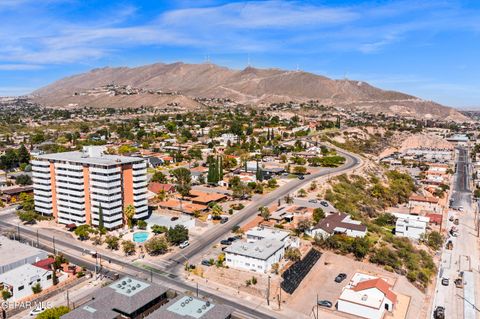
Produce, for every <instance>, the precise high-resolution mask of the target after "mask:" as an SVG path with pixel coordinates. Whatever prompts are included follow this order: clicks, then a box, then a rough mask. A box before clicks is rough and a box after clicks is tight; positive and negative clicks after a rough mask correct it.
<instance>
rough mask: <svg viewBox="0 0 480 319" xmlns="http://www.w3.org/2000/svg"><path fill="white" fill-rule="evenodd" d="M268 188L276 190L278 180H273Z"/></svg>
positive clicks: (269, 182)
mask: <svg viewBox="0 0 480 319" xmlns="http://www.w3.org/2000/svg"><path fill="white" fill-rule="evenodd" d="M267 186H268V187H269V188H276V187H277V186H278V183H277V180H276V179H275V178H271V179H269V180H268V182H267Z"/></svg>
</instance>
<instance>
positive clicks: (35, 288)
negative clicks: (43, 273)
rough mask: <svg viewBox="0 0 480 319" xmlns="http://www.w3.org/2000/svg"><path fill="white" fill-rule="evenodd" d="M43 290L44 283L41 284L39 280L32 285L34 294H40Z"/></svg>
mask: <svg viewBox="0 0 480 319" xmlns="http://www.w3.org/2000/svg"><path fill="white" fill-rule="evenodd" d="M42 290H43V289H42V285H40V283H39V282H37V283H36V284H34V285H33V286H32V292H33V293H34V294H39V293H41V292H42Z"/></svg>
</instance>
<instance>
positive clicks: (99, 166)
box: [32, 147, 148, 229]
mask: <svg viewBox="0 0 480 319" xmlns="http://www.w3.org/2000/svg"><path fill="white" fill-rule="evenodd" d="M146 167H147V164H146V162H145V160H144V159H143V158H137V157H127V156H117V155H107V154H104V152H103V148H100V147H86V148H84V150H83V151H82V152H65V153H56V154H45V155H40V156H37V158H36V159H35V160H33V161H32V169H33V187H34V200H35V210H36V211H37V212H39V213H41V214H44V215H49V216H53V217H55V219H56V221H57V222H59V223H61V224H71V223H75V224H76V225H81V224H91V225H98V223H99V211H100V208H101V209H102V213H103V223H104V226H105V227H106V228H108V229H114V228H118V227H121V226H122V225H124V224H125V222H126V218H125V216H124V214H123V212H124V209H125V207H127V206H128V205H133V206H134V207H135V216H134V218H135V219H142V218H145V217H147V215H148V202H147V169H146Z"/></svg>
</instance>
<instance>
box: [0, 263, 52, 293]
mask: <svg viewBox="0 0 480 319" xmlns="http://www.w3.org/2000/svg"><path fill="white" fill-rule="evenodd" d="M59 279H60V278H59ZM37 284H39V285H40V287H42V289H47V288H49V287H51V286H52V285H53V280H52V271H51V270H46V269H43V268H41V267H37V266H33V265H30V264H25V265H22V266H20V267H17V268H14V269H12V270H9V271H7V272H5V273H3V274H1V275H0V291H4V290H6V291H9V292H10V293H11V294H12V297H11V298H10V299H9V301H17V300H20V299H23V298H25V297H28V296H30V295H33V292H32V287H33V286H35V285H37Z"/></svg>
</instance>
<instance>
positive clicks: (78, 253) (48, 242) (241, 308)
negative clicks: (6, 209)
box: [0, 221, 276, 319]
mask: <svg viewBox="0 0 480 319" xmlns="http://www.w3.org/2000/svg"><path fill="white" fill-rule="evenodd" d="M0 229H1V230H9V231H15V232H16V231H17V229H18V228H17V225H12V224H9V223H7V222H5V221H0ZM20 236H21V238H22V240H27V241H28V242H35V241H36V240H37V237H36V236H37V232H36V231H33V230H31V229H29V228H27V227H25V226H20ZM38 238H39V243H40V245H39V247H40V248H41V249H44V250H46V251H48V252H53V239H52V237H50V236H47V235H45V234H41V233H39V234H38ZM55 249H56V251H57V252H58V251H61V252H62V254H63V255H64V256H65V257H66V258H67V259H68V260H70V261H71V262H72V263H75V264H77V265H80V266H84V267H86V268H87V269H89V270H91V271H95V267H96V263H95V259H93V258H91V260H90V257H88V256H84V255H83V254H84V249H83V248H82V247H79V246H78V245H77V244H76V243H75V242H73V243H70V242H68V241H65V240H63V239H59V238H57V237H55ZM100 257H101V259H103V261H104V262H103V268H102V273H107V272H109V269H110V272H116V273H119V274H120V275H127V274H128V275H133V276H139V277H143V278H145V279H146V278H152V279H153V281H154V282H157V283H159V284H162V285H164V286H167V287H170V288H172V289H175V290H177V291H195V289H196V287H194V286H192V285H191V284H190V283H187V282H184V281H182V280H181V279H180V278H178V277H175V276H172V275H170V274H158V273H155V272H153V273H152V272H150V271H149V270H146V269H143V268H139V267H137V266H135V265H134V264H132V263H130V262H129V261H124V260H122V259H120V258H117V257H113V256H108V257H106V256H100ZM107 259H109V260H110V262H111V264H109V263H108V262H106V260H107ZM112 264H113V265H116V266H121V267H123V269H124V270H123V271H118V270H115V269H113V270H112V268H111V265H112ZM198 293H199V295H201V296H204V297H207V298H211V299H213V300H215V301H216V302H218V303H221V304H225V305H229V306H231V307H233V308H235V311H236V313H237V314H238V315H240V316H241V318H266V319H273V318H276V316H275V317H274V316H271V315H269V314H267V313H265V312H264V310H262V309H255V308H254V307H253V306H250V305H249V304H248V303H247V302H242V303H239V302H237V301H235V300H230V299H227V298H225V297H223V296H221V295H216V294H214V292H209V291H207V290H205V289H202V288H199V289H198Z"/></svg>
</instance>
